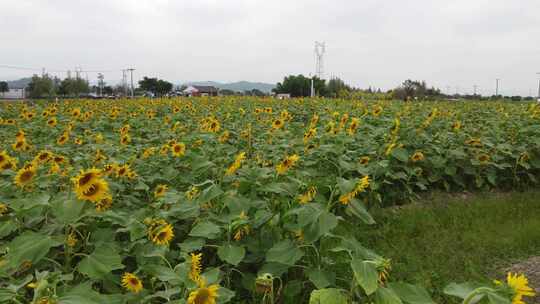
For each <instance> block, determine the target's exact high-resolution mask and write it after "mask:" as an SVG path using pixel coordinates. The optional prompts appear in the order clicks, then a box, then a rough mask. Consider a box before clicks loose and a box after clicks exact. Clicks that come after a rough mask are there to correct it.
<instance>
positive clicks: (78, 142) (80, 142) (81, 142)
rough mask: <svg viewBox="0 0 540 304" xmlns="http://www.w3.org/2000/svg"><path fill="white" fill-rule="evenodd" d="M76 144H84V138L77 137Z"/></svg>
mask: <svg viewBox="0 0 540 304" xmlns="http://www.w3.org/2000/svg"><path fill="white" fill-rule="evenodd" d="M75 144H76V145H78V146H80V145H82V144H83V140H82V139H81V138H77V139H75Z"/></svg>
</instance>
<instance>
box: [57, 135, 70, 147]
mask: <svg viewBox="0 0 540 304" xmlns="http://www.w3.org/2000/svg"><path fill="white" fill-rule="evenodd" d="M68 140H69V133H68V132H64V133H63V134H62V135H60V137H58V139H57V140H56V143H57V144H59V145H63V144H65V143H67V142H68Z"/></svg>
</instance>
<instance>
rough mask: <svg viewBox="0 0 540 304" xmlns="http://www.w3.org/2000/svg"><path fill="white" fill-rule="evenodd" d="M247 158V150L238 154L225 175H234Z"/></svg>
mask: <svg viewBox="0 0 540 304" xmlns="http://www.w3.org/2000/svg"><path fill="white" fill-rule="evenodd" d="M245 159H246V152H240V153H238V155H237V156H236V158H235V160H234V162H233V163H232V164H231V165H230V166H229V168H227V171H226V172H225V175H233V174H234V173H235V172H236V171H237V170H238V169H239V168H240V166H242V162H243V161H244V160H245Z"/></svg>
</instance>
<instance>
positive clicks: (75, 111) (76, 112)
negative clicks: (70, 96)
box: [71, 108, 81, 118]
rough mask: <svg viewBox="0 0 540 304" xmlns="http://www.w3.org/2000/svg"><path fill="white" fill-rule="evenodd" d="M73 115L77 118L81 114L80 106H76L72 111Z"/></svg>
mask: <svg viewBox="0 0 540 304" xmlns="http://www.w3.org/2000/svg"><path fill="white" fill-rule="evenodd" d="M71 116H73V117H75V118H77V117H79V116H81V109H80V108H75V109H73V110H72V111H71Z"/></svg>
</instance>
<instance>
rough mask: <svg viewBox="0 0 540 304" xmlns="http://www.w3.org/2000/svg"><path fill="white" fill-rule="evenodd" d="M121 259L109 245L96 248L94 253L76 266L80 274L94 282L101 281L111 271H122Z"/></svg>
mask: <svg viewBox="0 0 540 304" xmlns="http://www.w3.org/2000/svg"><path fill="white" fill-rule="evenodd" d="M122 268H124V265H122V257H121V256H120V255H119V254H118V253H117V250H116V248H114V247H113V246H110V245H102V246H99V247H97V248H96V249H95V250H94V252H93V253H92V254H91V255H89V256H87V257H85V258H84V259H83V260H82V261H81V262H80V263H79V266H78V270H79V272H80V273H82V274H85V275H87V276H88V277H89V278H91V279H94V280H101V279H103V278H105V276H106V275H108V274H109V273H111V272H112V271H113V270H116V269H122Z"/></svg>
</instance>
